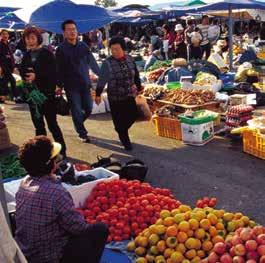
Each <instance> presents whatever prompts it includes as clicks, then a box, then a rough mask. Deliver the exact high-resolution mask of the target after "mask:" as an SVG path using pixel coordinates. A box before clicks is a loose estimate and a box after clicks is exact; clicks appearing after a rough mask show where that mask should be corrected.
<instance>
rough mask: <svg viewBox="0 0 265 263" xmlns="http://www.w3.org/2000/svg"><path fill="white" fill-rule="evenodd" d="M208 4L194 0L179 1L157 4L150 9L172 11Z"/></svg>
mask: <svg viewBox="0 0 265 263" xmlns="http://www.w3.org/2000/svg"><path fill="white" fill-rule="evenodd" d="M205 4H206V3H205V2H203V1H201V0H193V1H178V2H168V3H161V4H156V5H153V6H151V7H150V9H151V10H172V9H176V8H178V7H189V6H191V7H192V6H202V5H205Z"/></svg>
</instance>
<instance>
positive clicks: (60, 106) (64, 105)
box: [56, 95, 70, 116]
mask: <svg viewBox="0 0 265 263" xmlns="http://www.w3.org/2000/svg"><path fill="white" fill-rule="evenodd" d="M56 112H57V114H59V115H62V116H68V115H70V106H69V103H68V102H67V101H66V100H65V98H64V97H63V96H62V95H60V96H56Z"/></svg>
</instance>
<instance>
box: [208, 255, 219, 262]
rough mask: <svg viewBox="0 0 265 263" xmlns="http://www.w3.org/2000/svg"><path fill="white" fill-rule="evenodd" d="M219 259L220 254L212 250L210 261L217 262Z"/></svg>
mask: <svg viewBox="0 0 265 263" xmlns="http://www.w3.org/2000/svg"><path fill="white" fill-rule="evenodd" d="M217 261H219V256H218V255H217V254H216V253H215V252H211V253H210V254H209V256H208V262H209V263H216V262H217Z"/></svg>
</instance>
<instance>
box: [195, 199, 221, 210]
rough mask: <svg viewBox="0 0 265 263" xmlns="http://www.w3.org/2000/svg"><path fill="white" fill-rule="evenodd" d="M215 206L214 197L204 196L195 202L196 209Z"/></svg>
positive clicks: (215, 200)
mask: <svg viewBox="0 0 265 263" xmlns="http://www.w3.org/2000/svg"><path fill="white" fill-rule="evenodd" d="M216 204H217V199H216V198H215V197H212V198H210V197H208V196H205V197H203V198H202V199H199V200H198V201H197V202H196V207H198V208H204V207H215V206H216Z"/></svg>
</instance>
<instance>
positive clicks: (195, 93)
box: [164, 90, 215, 105]
mask: <svg viewBox="0 0 265 263" xmlns="http://www.w3.org/2000/svg"><path fill="white" fill-rule="evenodd" d="M214 99H215V95H214V93H213V92H212V91H210V90H174V91H171V92H169V93H167V94H166V96H165V97H164V100H166V101H169V102H171V103H175V104H186V105H203V104H205V103H207V102H211V101H214Z"/></svg>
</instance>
